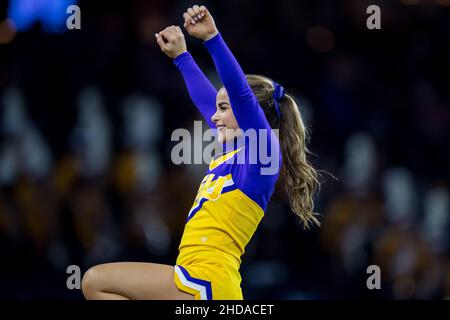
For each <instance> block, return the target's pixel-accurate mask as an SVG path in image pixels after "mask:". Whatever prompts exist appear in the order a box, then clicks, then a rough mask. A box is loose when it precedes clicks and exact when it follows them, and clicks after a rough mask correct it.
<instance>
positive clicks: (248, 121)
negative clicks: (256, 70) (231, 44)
mask: <svg viewBox="0 0 450 320" xmlns="http://www.w3.org/2000/svg"><path fill="white" fill-rule="evenodd" d="M183 17H184V18H185V23H184V27H185V28H186V30H187V32H188V33H189V34H190V35H191V36H194V37H196V38H198V39H201V40H203V41H204V45H205V46H206V48H207V49H208V51H209V53H210V54H211V56H212V58H213V60H214V64H215V65H216V69H217V72H218V74H219V76H220V78H221V80H222V82H223V85H224V86H225V88H226V90H227V93H228V97H229V98H230V103H231V107H232V109H233V113H234V116H235V117H236V120H237V122H238V124H239V127H240V128H241V129H243V130H246V129H250V128H253V129H262V128H270V126H269V124H268V122H267V119H266V117H265V115H264V112H263V110H262V109H261V107H260V106H259V104H258V100H257V99H256V97H255V95H254V94H253V91H252V90H251V88H250V86H249V84H248V82H247V79H246V77H245V74H244V72H243V71H242V68H241V67H240V65H239V63H238V62H237V61H236V58H235V57H234V56H233V54H232V53H231V51H230V49H229V48H228V46H227V45H226V43H225V41H224V40H223V39H222V36H221V34H220V33H219V31H218V30H217V28H216V26H215V23H214V19H213V18H212V16H211V14H210V13H209V11H208V10H207V9H206V8H205V7H204V6H201V7H198V6H194V7H192V8H189V9H188V11H187V12H185V14H184V15H183ZM196 25H198V27H197V28H195V32H194V31H191V30H192V29H194V26H196Z"/></svg>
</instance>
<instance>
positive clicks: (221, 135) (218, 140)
mask: <svg viewBox="0 0 450 320" xmlns="http://www.w3.org/2000/svg"><path fill="white" fill-rule="evenodd" d="M217 142H219V143H224V142H225V137H224V135H223V134H222V133H220V132H219V134H218V135H217Z"/></svg>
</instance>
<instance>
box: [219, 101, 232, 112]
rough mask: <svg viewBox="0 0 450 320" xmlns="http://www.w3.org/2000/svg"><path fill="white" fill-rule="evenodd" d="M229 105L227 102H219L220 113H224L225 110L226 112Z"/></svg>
mask: <svg viewBox="0 0 450 320" xmlns="http://www.w3.org/2000/svg"><path fill="white" fill-rule="evenodd" d="M229 105H230V104H229V103H227V102H221V103H219V109H220V110H222V111H225V110H227V108H228V106H229Z"/></svg>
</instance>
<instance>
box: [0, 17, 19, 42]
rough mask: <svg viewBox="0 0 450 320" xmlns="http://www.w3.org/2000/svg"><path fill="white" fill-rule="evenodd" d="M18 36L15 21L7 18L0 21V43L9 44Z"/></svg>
mask: <svg viewBox="0 0 450 320" xmlns="http://www.w3.org/2000/svg"><path fill="white" fill-rule="evenodd" d="M15 36H16V27H15V25H14V22H13V21H11V20H10V19H6V20H3V21H1V22H0V44H7V43H9V42H11V41H12V39H14V37H15Z"/></svg>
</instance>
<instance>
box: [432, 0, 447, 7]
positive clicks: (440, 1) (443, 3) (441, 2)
mask: <svg viewBox="0 0 450 320" xmlns="http://www.w3.org/2000/svg"><path fill="white" fill-rule="evenodd" d="M434 2H436V4H438V5H441V6H450V0H434Z"/></svg>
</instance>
